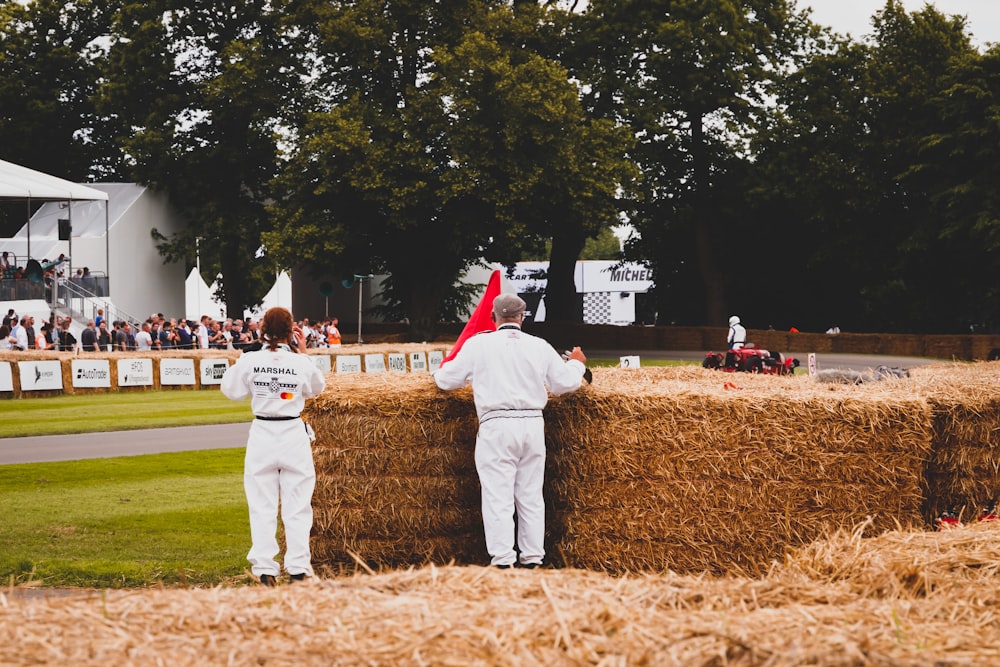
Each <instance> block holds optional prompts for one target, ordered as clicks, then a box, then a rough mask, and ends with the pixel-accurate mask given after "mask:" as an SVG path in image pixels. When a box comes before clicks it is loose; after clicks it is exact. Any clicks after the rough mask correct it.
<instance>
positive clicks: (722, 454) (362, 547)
mask: <svg viewBox="0 0 1000 667" xmlns="http://www.w3.org/2000/svg"><path fill="white" fill-rule="evenodd" d="M594 375H595V379H594V384H593V385H591V386H587V387H585V388H583V389H582V390H581V391H579V392H577V393H574V394H570V395H567V396H564V397H560V398H557V399H554V400H552V401H551V402H550V404H549V406H548V408H547V409H546V424H547V427H546V432H547V442H548V451H549V458H548V470H547V481H546V498H547V514H548V520H547V543H546V549H547V552H548V558H549V560H550V561H551V562H553V563H554V564H556V565H561V566H568V567H583V568H590V569H599V570H605V571H607V572H611V573H621V572H625V571H663V570H668V569H669V570H674V571H681V572H693V571H704V570H709V571H713V572H748V573H759V572H762V571H765V570H766V568H767V567H768V566H769V564H770V563H771V562H772V561H773V560H775V559H777V558H780V557H781V556H782V555H783V553H784V551H785V549H786V548H788V547H790V546H795V545H802V544H805V543H808V542H810V541H811V540H813V539H815V538H816V537H817V536H818V535H821V534H823V533H824V532H825V531H828V530H831V529H835V528H839V527H844V526H849V525H854V524H856V523H858V522H861V521H863V520H865V519H866V518H867V517H872V524H871V527H870V531H871V532H879V531H882V530H885V529H888V528H891V527H894V526H896V525H897V524H898V525H903V526H914V525H923V524H924V523H925V520H926V517H925V516H924V515H923V514H922V511H925V510H926V508H925V504H926V483H925V478H924V472H925V467H926V464H927V461H928V459H929V458H930V455H931V449H932V447H933V440H934V433H935V420H934V417H933V414H932V409H931V406H930V403H929V402H928V400H926V397H925V396H924V395H922V394H921V392H920V391H919V387H918V386H917V385H918V383H912V382H910V381H909V380H908V379H900V380H895V379H893V380H887V381H884V382H880V383H874V384H872V385H865V386H840V385H832V386H831V385H820V384H818V383H814V382H811V381H810V380H809V379H808V378H806V377H803V376H795V377H775V376H756V375H748V374H738V375H732V374H725V373H720V372H716V371H709V370H705V369H701V368H691V367H685V368H644V369H639V370H635V369H597V370H595V373H594ZM727 385H728V387H727ZM306 416H307V418H308V419H309V420H310V421H311V422H312V423H313V425H314V427H315V428H316V431H317V433H318V435H319V438H318V440H317V442H316V448H317V449H316V460H317V475H318V485H317V492H316V498H315V502H314V505H315V506H316V523H315V537H314V541H313V549H314V558H315V559H316V560H317V562H319V563H322V564H325V565H328V566H330V567H333V568H334V569H337V568H344V567H348V568H352V567H354V564H355V559H360V560H361V561H363V562H364V563H366V564H367V565H369V566H370V567H378V566H399V565H403V564H422V563H425V562H428V561H430V562H436V563H447V562H449V561H451V560H454V561H455V562H457V563H484V562H486V554H485V549H484V547H483V541H482V527H481V516H480V511H479V494H478V479H477V477H476V473H475V467H474V461H473V452H474V443H475V433H476V427H477V424H476V417H475V411H474V407H473V404H472V397H471V392H470V391H469V390H467V389H466V390H463V391H459V392H454V393H450V394H449V393H444V392H441V391H439V390H438V389H437V388H436V387H435V385H434V383H433V380H432V379H431V378H430V377H427V376H409V377H400V378H380V377H368V376H354V377H337V378H336V379H331V382H330V386H329V388H328V390H327V392H326V393H325V394H324V395H323V396H321V397H320V398H318V399H317V400H315V401H313V402H312V403H311V404H310V406H309V407H308V409H307V413H306Z"/></svg>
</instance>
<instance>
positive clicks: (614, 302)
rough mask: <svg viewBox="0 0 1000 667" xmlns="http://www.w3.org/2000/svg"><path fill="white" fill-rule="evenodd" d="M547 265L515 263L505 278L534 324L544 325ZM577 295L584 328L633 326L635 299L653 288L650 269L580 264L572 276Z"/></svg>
mask: <svg viewBox="0 0 1000 667" xmlns="http://www.w3.org/2000/svg"><path fill="white" fill-rule="evenodd" d="M548 269H549V263H548V262H518V263H517V264H516V265H515V268H514V274H513V275H512V276H510V277H508V278H507V280H508V282H509V283H510V284H511V286H512V287H514V288H515V289H516V290H517V292H518V294H520V295H521V297H522V298H524V300H525V301H526V302H527V303H528V308H529V310H531V311H532V314H533V315H534V320H535V321H536V322H544V321H545V297H544V292H545V287H546V285H547V284H548ZM573 282H574V283H575V284H576V291H577V293H579V294H582V295H583V321H584V322H586V323H587V324H633V323H635V319H636V315H635V295H636V294H645V293H646V292H648V291H649V290H650V289H651V288H652V287H653V286H654V284H655V282H654V280H653V271H652V269H650V268H648V267H646V266H643V265H642V264H636V263H634V262H629V263H620V262H613V261H605V260H590V261H580V262H577V263H576V269H575V271H574V273H573Z"/></svg>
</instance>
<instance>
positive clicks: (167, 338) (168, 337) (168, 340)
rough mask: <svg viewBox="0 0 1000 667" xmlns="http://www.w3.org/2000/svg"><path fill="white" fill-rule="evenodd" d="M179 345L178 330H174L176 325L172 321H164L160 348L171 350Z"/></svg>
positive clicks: (161, 329) (161, 328)
mask: <svg viewBox="0 0 1000 667" xmlns="http://www.w3.org/2000/svg"><path fill="white" fill-rule="evenodd" d="M176 346H177V332H176V331H174V325H173V324H172V323H170V322H164V323H163V326H161V327H160V349H161V350H169V349H172V348H174V347H176Z"/></svg>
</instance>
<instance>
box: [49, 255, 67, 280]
mask: <svg viewBox="0 0 1000 667" xmlns="http://www.w3.org/2000/svg"><path fill="white" fill-rule="evenodd" d="M68 265H69V259H68V258H67V257H66V255H65V253H59V256H58V257H56V264H55V266H53V267H52V268H53V269H54V270H55V272H56V277H57V278H65V277H66V267H67V266H68Z"/></svg>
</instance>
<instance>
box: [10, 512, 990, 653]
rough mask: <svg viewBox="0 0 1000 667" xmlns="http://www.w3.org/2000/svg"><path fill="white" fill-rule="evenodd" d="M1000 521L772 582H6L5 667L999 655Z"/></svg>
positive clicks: (819, 555)
mask: <svg viewBox="0 0 1000 667" xmlns="http://www.w3.org/2000/svg"><path fill="white" fill-rule="evenodd" d="M997 530H998V526H996V525H993V526H989V525H980V526H969V527H967V528H962V529H959V530H953V531H946V532H943V533H926V532H918V531H891V532H888V533H885V534H882V535H880V536H879V537H876V538H862V537H861V533H862V532H863V530H862V529H858V530H855V531H846V530H845V531H840V532H838V533H836V534H833V535H832V536H831V537H830V538H828V539H825V540H821V541H817V542H815V543H812V544H810V545H807V546H805V547H804V548H802V549H798V550H795V551H792V552H790V553H789V554H788V555H787V556H786V558H785V559H784V560H783V561H782V562H781V563H779V564H777V565H775V566H774V567H773V568H772V569H771V570H770V571H769V572H768V573H767V574H766V575H765V576H762V577H760V578H747V577H738V576H724V577H714V576H705V575H698V576H691V575H686V576H685V575H680V574H676V573H671V572H664V573H659V574H630V575H627V576H621V577H612V576H608V575H605V574H602V573H598V572H592V571H585V570H575V569H566V570H542V571H538V570H534V571H520V570H505V571H502V570H496V569H495V568H482V567H454V566H449V567H435V566H426V567H421V568H416V569H405V570H400V571H393V572H384V573H379V574H374V575H367V574H362V573H355V574H353V575H351V576H344V577H338V578H328V579H318V580H314V581H309V582H307V583H304V584H296V585H293V586H288V585H282V586H279V587H278V588H273V589H268V588H264V587H259V586H256V587H218V588H212V589H202V590H199V589H159V590H132V591H122V590H111V591H103V592H101V593H100V594H97V593H87V592H80V593H78V594H75V595H70V596H68V597H54V598H25V597H19V596H17V595H11V594H10V593H11V591H10V590H7V591H5V592H4V593H0V642H2V644H3V646H4V647H5V654H4V663H5V664H11V665H29V664H32V665H33V664H40V663H41V664H65V665H79V666H81V667H90V666H98V665H100V666H102V667H103V665H109V664H116V665H145V664H152V665H155V664H169V665H173V666H174V667H186V666H188V665H243V664H265V663H266V664H271V665H385V666H393V665H482V666H489V665H579V664H595V665H729V666H731V667H749V666H751V665H768V666H770V667H792V666H799V665H818V666H822V667H840V666H844V667H847V666H850V667H862V666H867V665H895V666H901V667H916V666H918V665H920V666H923V665H942V666H944V665H949V666H960V665H989V664H997V661H998V660H1000V624H998V623H997V621H996V609H997V608H998V606H1000V573H998V571H997V563H1000V540H998V539H997V538H998V537H1000V534H998V532H997Z"/></svg>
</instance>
